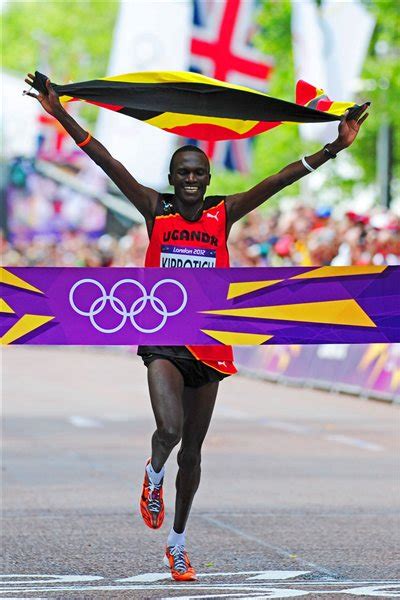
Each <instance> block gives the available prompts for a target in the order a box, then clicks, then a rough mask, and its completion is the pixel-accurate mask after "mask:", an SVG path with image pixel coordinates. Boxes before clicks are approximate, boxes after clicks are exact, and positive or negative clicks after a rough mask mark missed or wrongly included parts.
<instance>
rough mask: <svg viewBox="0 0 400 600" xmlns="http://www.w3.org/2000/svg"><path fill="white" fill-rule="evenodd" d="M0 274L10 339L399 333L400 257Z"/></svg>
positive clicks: (135, 340) (287, 340)
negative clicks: (391, 263) (386, 262)
mask: <svg viewBox="0 0 400 600" xmlns="http://www.w3.org/2000/svg"><path fill="white" fill-rule="evenodd" d="M182 260H184V259H182ZM0 275H1V277H0V292H1V294H0V318H1V325H0V336H1V342H2V344H34V345H52V344H56V345H88V346H89V345H90V346H112V345H129V346H130V345H133V344H148V345H185V344H186V345H196V344H198V345H205V344H232V345H261V344H268V345H269V344H369V343H376V342H378V343H390V342H399V341H400V267H387V266H383V267H375V266H368V267H359V266H352V267H307V268H305V267H282V268H279V267H274V268H231V269H206V268H204V269H195V268H193V269H187V268H177V269H158V268H157V269H156V268H146V269H144V268H80V267H63V268H57V267H10V268H0Z"/></svg>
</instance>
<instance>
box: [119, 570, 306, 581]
mask: <svg viewBox="0 0 400 600" xmlns="http://www.w3.org/2000/svg"><path fill="white" fill-rule="evenodd" d="M308 573H310V571H237V572H235V573H234V572H230V573H197V577H199V578H202V577H231V576H233V575H252V577H246V581H250V580H255V579H259V580H263V581H266V580H269V581H271V580H277V579H278V580H279V579H291V578H293V577H300V575H307V574H308ZM163 579H171V575H170V574H169V573H168V574H165V573H143V574H142V575H134V576H133V577H127V578H124V579H116V580H115V581H118V583H122V582H125V583H133V582H135V581H136V582H138V583H144V582H146V581H148V582H151V583H152V582H154V581H161V580H163Z"/></svg>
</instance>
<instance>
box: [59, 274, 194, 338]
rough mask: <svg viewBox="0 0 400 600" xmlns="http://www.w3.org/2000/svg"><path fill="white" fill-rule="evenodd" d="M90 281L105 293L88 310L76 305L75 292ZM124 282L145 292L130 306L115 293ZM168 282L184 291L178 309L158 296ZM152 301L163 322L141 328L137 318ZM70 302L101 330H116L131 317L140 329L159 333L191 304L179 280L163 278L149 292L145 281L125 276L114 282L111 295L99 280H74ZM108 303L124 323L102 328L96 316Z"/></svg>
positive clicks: (112, 331)
mask: <svg viewBox="0 0 400 600" xmlns="http://www.w3.org/2000/svg"><path fill="white" fill-rule="evenodd" d="M88 284H91V285H95V286H96V287H97V288H98V289H99V290H100V293H101V296H99V297H98V298H97V299H96V300H94V301H93V303H92V305H91V306H90V308H89V310H87V311H86V310H82V309H80V308H78V307H77V306H76V304H75V300H74V294H75V292H76V290H77V289H78V288H79V287H80V286H82V285H88ZM124 284H132V285H134V286H135V287H137V288H139V290H140V292H141V293H142V295H141V296H140V297H139V298H137V299H136V300H134V301H133V302H132V304H131V306H130V307H129V308H127V307H126V306H125V304H124V302H123V301H122V300H121V299H120V298H118V297H117V296H115V292H116V291H117V289H118V288H119V287H120V286H121V285H124ZM165 284H171V285H174V286H176V287H177V288H178V289H179V290H180V291H181V293H182V302H181V304H180V306H179V307H178V308H177V309H176V310H168V309H167V306H166V304H165V302H164V301H163V300H161V299H160V298H158V297H157V296H156V295H155V293H156V291H157V290H158V289H159V288H160V287H161V286H162V285H165ZM148 302H150V305H151V307H152V308H153V310H154V311H155V312H156V313H157V314H158V315H160V316H161V322H160V323H159V325H157V326H156V327H153V328H148V329H147V328H146V327H141V326H140V325H139V324H138V323H137V322H136V320H135V317H136V316H137V315H139V314H140V313H142V312H143V311H144V309H145V308H146V306H147V304H148ZM69 303H70V305H71V307H72V308H73V309H74V311H75V312H77V313H78V314H79V315H82V316H84V317H89V319H90V322H91V324H92V325H93V327H94V328H95V329H97V331H100V332H101V333H116V332H117V331H119V330H120V329H122V328H123V327H124V325H125V323H126V321H127V319H128V317H129V320H130V322H131V323H132V325H133V326H134V327H135V328H136V329H137V330H138V331H141V332H142V333H156V332H157V331H160V329H162V328H163V327H164V325H165V323H166V322H167V318H168V317H173V316H174V315H178V314H179V313H181V312H182V311H183V309H184V308H185V306H186V304H187V291H186V289H185V288H184V286H183V285H182V284H181V283H180V282H179V281H176V280H175V279H162V280H161V281H158V282H157V283H155V284H154V285H153V287H152V288H151V290H150V294H148V293H147V290H146V288H145V287H144V286H143V285H142V284H141V283H139V281H136V279H121V280H120V281H118V282H117V283H115V284H114V285H113V287H112V288H111V291H110V293H109V294H107V292H106V289H105V288H104V286H103V285H102V284H101V283H100V282H99V281H96V279H81V280H80V281H77V282H76V283H74V285H73V286H72V288H71V290H70V292H69ZM107 303H109V305H110V306H111V308H112V309H113V310H114V312H116V313H117V314H118V315H120V316H121V322H120V323H119V324H118V325H117V326H116V327H111V328H109V329H107V328H104V327H101V326H100V325H99V324H98V323H96V320H95V317H96V316H97V315H98V314H99V313H101V312H102V311H103V309H104V308H105V306H106V304H107Z"/></svg>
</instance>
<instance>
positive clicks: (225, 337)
mask: <svg viewBox="0 0 400 600" xmlns="http://www.w3.org/2000/svg"><path fill="white" fill-rule="evenodd" d="M201 331H202V332H203V333H205V334H207V335H209V336H210V337H212V338H214V339H215V340H217V341H218V342H221V343H222V344H225V345H227V346H259V345H260V344H263V343H264V342H266V341H267V340H270V339H271V338H272V337H274V336H273V335H259V334H258V333H239V332H237V331H214V330H212V329H202V330H201Z"/></svg>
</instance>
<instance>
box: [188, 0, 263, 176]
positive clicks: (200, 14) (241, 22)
mask: <svg viewBox="0 0 400 600" xmlns="http://www.w3.org/2000/svg"><path fill="white" fill-rule="evenodd" d="M256 10H257V2H256V0H193V29H192V37H191V43H190V70H191V71H194V72H196V73H202V74H203V75H207V76H209V77H215V78H216V79H220V80H221V81H229V82H230V83H234V84H239V85H245V86H248V87H251V88H253V89H257V90H260V91H262V92H265V91H267V80H268V78H269V76H270V74H271V70H272V60H271V58H270V57H267V56H265V55H264V54H262V53H261V52H259V51H258V50H257V49H256V48H254V46H252V38H253V36H254V33H255V31H256ZM200 145H201V147H202V148H203V150H204V151H205V152H206V153H207V154H208V156H209V157H210V158H212V159H213V161H214V163H219V164H220V165H223V166H224V167H226V168H228V169H231V170H238V171H242V172H246V171H248V170H249V168H250V165H251V145H252V142H251V140H235V141H232V142H203V143H201V144H200Z"/></svg>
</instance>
